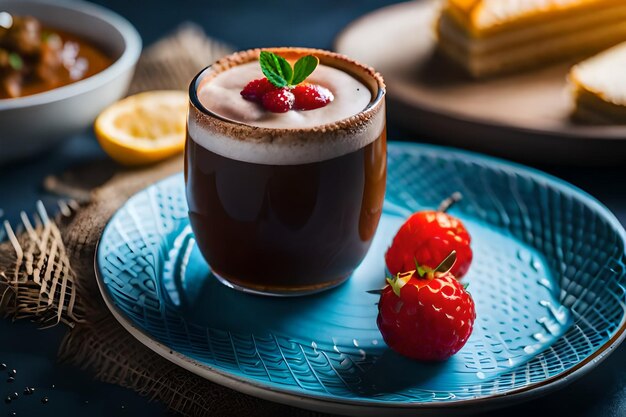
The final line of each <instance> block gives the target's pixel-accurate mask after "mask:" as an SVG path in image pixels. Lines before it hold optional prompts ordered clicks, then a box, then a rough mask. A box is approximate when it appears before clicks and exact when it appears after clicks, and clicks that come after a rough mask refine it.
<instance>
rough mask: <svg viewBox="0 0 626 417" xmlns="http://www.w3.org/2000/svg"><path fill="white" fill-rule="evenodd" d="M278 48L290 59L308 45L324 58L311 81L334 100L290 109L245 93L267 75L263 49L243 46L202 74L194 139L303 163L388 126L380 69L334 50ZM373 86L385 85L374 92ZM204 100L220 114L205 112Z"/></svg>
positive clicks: (256, 158) (265, 159) (219, 149)
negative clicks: (273, 108) (266, 105)
mask: <svg viewBox="0 0 626 417" xmlns="http://www.w3.org/2000/svg"><path fill="white" fill-rule="evenodd" d="M277 51H278V53H281V54H284V55H283V56H285V57H288V58H287V59H297V58H298V57H299V56H302V55H304V54H307V53H316V54H317V55H318V56H320V58H323V61H326V63H327V64H328V65H323V64H321V65H318V67H317V68H316V69H315V71H314V72H313V74H311V75H310V76H309V77H308V78H307V81H308V82H311V83H315V84H319V85H322V86H323V87H326V88H328V89H329V90H331V91H332V93H333V95H334V100H333V101H332V102H331V103H329V104H328V105H326V106H325V107H322V108H319V109H314V110H306V111H296V110H290V111H289V112H287V113H272V112H269V111H267V110H264V109H263V108H262V107H261V106H260V105H259V104H257V103H253V102H250V101H248V100H245V99H244V98H243V97H241V94H240V92H241V90H242V89H243V87H244V86H245V85H246V84H247V83H248V82H250V81H251V80H255V79H258V78H261V77H263V74H262V72H261V68H260V66H259V62H258V53H259V50H249V51H243V52H238V53H235V54H233V55H230V56H228V57H226V58H224V59H223V60H221V61H218V62H217V63H216V64H214V65H213V66H211V67H209V68H207V69H206V70H205V72H204V73H201V74H200V75H199V76H198V83H197V84H196V88H197V90H196V92H197V97H198V101H199V103H195V104H194V100H193V99H192V106H190V108H189V117H188V124H187V126H188V132H189V139H190V140H192V141H193V142H195V144H197V145H199V146H201V147H203V148H205V149H207V150H209V151H211V152H213V153H216V154H218V155H221V156H224V157H226V158H230V159H234V160H238V161H242V162H250V163H256V164H264V165H301V164H308V163H315V162H320V161H325V160H329V159H333V158H337V157H340V156H343V155H346V154H349V153H351V152H355V151H357V150H359V149H362V148H363V147H365V146H367V145H369V144H371V143H372V142H374V141H375V140H376V139H379V138H381V135H382V134H383V132H384V129H385V101H384V82H383V80H382V78H381V77H380V75H378V74H377V73H375V72H374V71H373V70H372V69H371V68H368V67H365V66H362V65H360V64H358V63H356V62H354V61H351V60H350V59H349V58H346V57H344V56H342V55H338V54H335V53H332V52H327V51H321V50H309V49H306V48H278V50H277ZM292 64H293V62H292ZM342 69H345V71H344V70H342ZM351 74H357V75H355V76H353V75H351ZM361 77H362V78H361ZM364 83H366V84H364ZM368 86H369V87H368ZM372 89H378V90H382V94H380V93H379V94H378V95H377V96H376V99H375V100H373V99H372ZM198 105H201V106H202V107H204V108H206V109H208V110H210V112H211V113H213V114H217V115H219V116H221V118H218V117H214V116H212V115H210V114H206V112H204V111H202V110H201V109H200V108H199V107H198ZM233 122H237V123H233Z"/></svg>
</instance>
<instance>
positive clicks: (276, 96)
mask: <svg viewBox="0 0 626 417" xmlns="http://www.w3.org/2000/svg"><path fill="white" fill-rule="evenodd" d="M294 101H295V97H294V96H293V93H292V92H291V91H289V89H288V88H281V89H278V90H272V91H270V92H268V93H265V95H264V96H263V99H262V103H263V107H265V109H266V110H269V111H271V112H273V113H285V112H288V111H289V110H291V108H292V107H293V102H294Z"/></svg>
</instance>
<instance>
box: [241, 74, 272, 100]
mask: <svg viewBox="0 0 626 417" xmlns="http://www.w3.org/2000/svg"><path fill="white" fill-rule="evenodd" d="M277 89H278V87H275V86H274V84H272V83H271V82H270V81H269V80H268V79H267V78H259V79H258V80H252V81H250V82H249V83H248V84H246V86H245V87H244V88H243V90H241V96H242V97H243V98H245V99H246V100H250V101H255V102H257V103H260V102H261V100H262V99H263V96H264V95H265V93H268V92H270V91H272V90H277Z"/></svg>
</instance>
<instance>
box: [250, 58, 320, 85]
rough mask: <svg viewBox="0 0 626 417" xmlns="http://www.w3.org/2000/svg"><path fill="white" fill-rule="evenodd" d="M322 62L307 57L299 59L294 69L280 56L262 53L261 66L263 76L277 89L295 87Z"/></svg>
mask: <svg viewBox="0 0 626 417" xmlns="http://www.w3.org/2000/svg"><path fill="white" fill-rule="evenodd" d="M319 62H320V60H319V59H318V58H317V57H316V56H313V55H306V56H303V57H302V58H300V59H298V60H297V61H296V63H295V64H294V66H293V68H292V67H291V64H289V62H288V61H287V60H286V59H285V58H283V57H282V56H280V55H277V54H275V53H273V52H270V51H261V54H260V56H259V64H260V65H261V71H263V75H265V77H266V78H267V79H268V80H269V81H270V82H271V83H272V84H273V85H274V86H276V87H278V88H283V87H294V86H296V85H298V84H300V83H301V82H303V81H304V80H306V78H307V77H308V76H309V75H311V73H312V72H313V71H315V68H317V65H318V64H319Z"/></svg>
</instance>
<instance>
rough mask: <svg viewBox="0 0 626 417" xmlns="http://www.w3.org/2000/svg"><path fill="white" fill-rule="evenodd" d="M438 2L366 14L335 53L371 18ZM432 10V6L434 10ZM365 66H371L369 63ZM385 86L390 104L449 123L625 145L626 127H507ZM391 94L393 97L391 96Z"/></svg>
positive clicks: (341, 37) (338, 40) (340, 37)
mask: <svg viewBox="0 0 626 417" xmlns="http://www.w3.org/2000/svg"><path fill="white" fill-rule="evenodd" d="M436 1H437V0H408V1H402V2H400V3H394V4H390V5H387V6H383V7H380V8H378V9H374V10H372V11H370V12H369V13H366V14H364V15H362V16H360V17H358V18H357V19H355V20H353V21H351V22H350V23H348V24H347V25H346V26H345V27H344V28H343V29H342V30H341V31H340V32H339V33H337V35H336V36H335V37H334V38H333V41H332V50H333V51H337V52H339V53H345V52H343V48H342V47H341V44H342V43H345V38H346V37H347V36H348V34H349V33H350V32H352V31H353V30H354V28H355V27H357V26H359V25H361V24H362V23H363V22H364V21H365V20H367V19H369V18H371V17H372V16H377V15H379V14H383V13H385V12H389V11H390V10H394V9H398V10H403V9H405V8H407V7H410V6H421V7H429V5H428V4H427V3H435V2H436ZM431 7H432V6H431ZM366 65H369V64H368V63H366ZM385 83H386V84H387V98H388V99H390V100H396V101H399V102H401V103H402V104H404V105H408V106H410V107H411V108H417V109H419V110H420V111H424V112H428V113H432V114H437V115H439V116H442V117H445V118H448V119H450V120H454V121H455V122H460V123H469V124H472V125H474V126H479V127H481V128H491V129H493V128H495V129H502V130H508V131H512V132H518V133H522V134H532V135H537V136H550V137H554V138H560V139H563V138H565V139H570V140H572V139H575V140H580V141H584V142H588V141H592V142H604V141H609V142H617V143H623V142H626V125H624V126H620V125H607V126H602V125H600V126H585V125H582V126H576V127H575V128H565V129H557V128H554V129H539V128H533V127H531V126H525V125H521V124H518V123H517V124H513V123H506V122H503V121H499V120H496V121H494V120H491V119H489V118H488V117H478V116H471V115H469V116H468V115H464V114H462V113H460V112H458V111H453V110H448V109H445V108H441V107H437V106H433V105H431V104H429V103H427V102H425V101H423V100H419V102H418V101H416V100H414V99H411V98H410V97H408V96H407V94H406V93H404V91H405V89H403V88H390V86H393V85H398V86H402V85H406V84H408V83H407V82H405V81H402V80H394V79H393V78H391V79H389V78H386V77H385ZM390 91H391V93H390Z"/></svg>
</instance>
